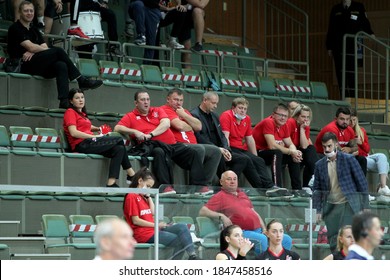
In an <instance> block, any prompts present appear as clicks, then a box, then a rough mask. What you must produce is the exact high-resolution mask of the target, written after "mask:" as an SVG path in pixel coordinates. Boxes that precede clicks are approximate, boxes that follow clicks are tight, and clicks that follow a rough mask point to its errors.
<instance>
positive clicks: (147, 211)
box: [139, 209, 152, 216]
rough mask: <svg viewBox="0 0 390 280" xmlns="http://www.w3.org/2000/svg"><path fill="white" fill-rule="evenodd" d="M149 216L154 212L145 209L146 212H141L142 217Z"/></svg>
mask: <svg viewBox="0 0 390 280" xmlns="http://www.w3.org/2000/svg"><path fill="white" fill-rule="evenodd" d="M148 214H152V210H150V209H144V210H141V212H140V213H139V215H140V216H143V215H148Z"/></svg>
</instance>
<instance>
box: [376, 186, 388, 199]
mask: <svg viewBox="0 0 390 280" xmlns="http://www.w3.org/2000/svg"><path fill="white" fill-rule="evenodd" d="M378 193H379V194H380V195H384V196H389V197H390V189H389V187H388V186H387V185H386V186H384V187H382V188H379V190H378Z"/></svg>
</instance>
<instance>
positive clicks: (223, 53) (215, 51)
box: [203, 50, 237, 56]
mask: <svg viewBox="0 0 390 280" xmlns="http://www.w3.org/2000/svg"><path fill="white" fill-rule="evenodd" d="M203 52H204V53H212V54H216V55H218V56H222V55H226V54H228V55H237V53H236V52H226V51H218V50H203Z"/></svg>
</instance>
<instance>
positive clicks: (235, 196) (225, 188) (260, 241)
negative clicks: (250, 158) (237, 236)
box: [199, 170, 292, 254]
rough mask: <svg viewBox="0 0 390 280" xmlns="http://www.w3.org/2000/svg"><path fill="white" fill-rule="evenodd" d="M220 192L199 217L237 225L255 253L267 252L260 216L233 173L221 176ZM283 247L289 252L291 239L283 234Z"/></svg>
mask: <svg viewBox="0 0 390 280" xmlns="http://www.w3.org/2000/svg"><path fill="white" fill-rule="evenodd" d="M221 186H222V187H221V191H220V192H218V193H217V194H215V195H213V196H212V197H211V198H210V200H209V201H208V202H207V203H206V204H205V205H204V206H203V207H202V208H201V209H200V210H199V216H206V217H209V218H212V219H216V220H217V219H219V220H220V221H221V222H222V223H223V225H224V226H225V227H227V226H229V225H238V226H240V227H241V229H242V230H243V233H244V237H245V238H249V239H250V240H251V241H252V242H254V243H255V252H256V253H257V254H260V253H261V252H262V251H265V250H267V248H268V242H267V237H266V236H265V235H264V233H263V232H265V230H266V225H265V224H264V221H263V219H262V218H261V216H260V215H259V214H258V213H257V212H256V210H255V209H254V208H253V205H252V202H251V200H250V199H249V197H248V196H247V195H246V194H245V192H243V191H241V190H240V189H239V188H238V180H237V175H236V173H234V172H233V171H230V170H228V171H226V172H224V173H222V176H221ZM282 243H283V247H284V248H286V249H288V250H290V249H291V246H292V239H291V237H290V236H288V235H287V234H284V238H283V241H282Z"/></svg>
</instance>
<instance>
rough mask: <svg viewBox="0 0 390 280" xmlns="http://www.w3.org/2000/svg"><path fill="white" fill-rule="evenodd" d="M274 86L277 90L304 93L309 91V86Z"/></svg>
mask: <svg viewBox="0 0 390 280" xmlns="http://www.w3.org/2000/svg"><path fill="white" fill-rule="evenodd" d="M276 88H277V90H279V91H291V92H306V93H310V92H311V90H310V87H298V86H285V85H278V86H276Z"/></svg>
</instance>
